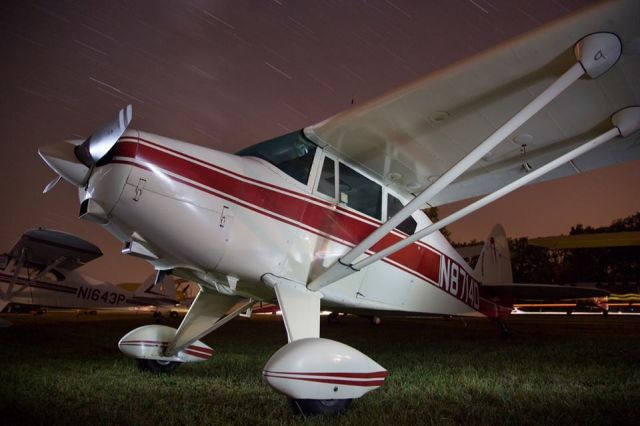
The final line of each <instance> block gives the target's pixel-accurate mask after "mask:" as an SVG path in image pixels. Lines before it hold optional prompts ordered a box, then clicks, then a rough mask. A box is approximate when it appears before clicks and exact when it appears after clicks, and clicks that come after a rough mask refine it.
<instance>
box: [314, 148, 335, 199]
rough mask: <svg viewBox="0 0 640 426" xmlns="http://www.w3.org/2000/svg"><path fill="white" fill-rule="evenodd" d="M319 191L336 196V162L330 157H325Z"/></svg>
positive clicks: (332, 196)
mask: <svg viewBox="0 0 640 426" xmlns="http://www.w3.org/2000/svg"><path fill="white" fill-rule="evenodd" d="M318 192H319V193H321V194H324V195H328V196H329V197H331V198H336V163H335V161H333V160H332V159H331V158H329V157H324V163H322V172H320V180H319V181H318Z"/></svg>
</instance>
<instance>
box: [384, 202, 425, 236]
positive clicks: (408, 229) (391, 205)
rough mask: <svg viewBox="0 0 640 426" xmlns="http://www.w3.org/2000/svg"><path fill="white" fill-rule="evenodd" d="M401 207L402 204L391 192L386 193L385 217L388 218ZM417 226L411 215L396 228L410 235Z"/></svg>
mask: <svg viewBox="0 0 640 426" xmlns="http://www.w3.org/2000/svg"><path fill="white" fill-rule="evenodd" d="M402 207H404V206H403V205H402V203H401V202H400V200H398V199H397V198H396V197H394V196H393V195H391V194H388V195H387V219H390V218H391V217H392V216H394V215H395V214H396V213H398V212H399V211H400V210H401V209H402ZM417 226H418V224H417V223H416V221H415V220H414V219H413V218H412V217H411V216H409V217H408V218H406V219H405V220H404V221H403V222H402V223H401V224H400V225H398V229H399V230H401V231H402V232H404V233H406V234H409V235H411V234H413V233H414V232H416V227H417Z"/></svg>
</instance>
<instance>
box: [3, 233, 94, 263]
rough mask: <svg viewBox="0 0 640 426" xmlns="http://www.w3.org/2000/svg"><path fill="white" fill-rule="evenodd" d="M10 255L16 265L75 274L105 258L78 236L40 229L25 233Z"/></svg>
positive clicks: (92, 245)
mask: <svg viewBox="0 0 640 426" xmlns="http://www.w3.org/2000/svg"><path fill="white" fill-rule="evenodd" d="M8 255H9V257H10V258H12V259H14V260H15V261H16V263H22V264H24V265H29V266H35V267H38V268H45V267H49V268H50V267H51V265H55V266H54V267H56V268H61V269H65V270H67V271H71V270H74V269H76V268H79V267H80V266H82V265H84V264H85V263H87V262H90V261H92V260H94V259H96V258H98V257H100V256H102V251H100V249H99V248H98V247H97V246H95V245H94V244H91V243H90V242H88V241H86V240H83V239H82V238H79V237H76V236H75V235H71V234H68V233H66V232H62V231H54V230H51V229H42V228H39V229H31V230H29V231H27V232H25V233H24V234H23V235H22V237H20V239H19V240H18V242H17V243H16V244H15V245H14V246H13V248H12V249H11V251H10V252H9V253H8Z"/></svg>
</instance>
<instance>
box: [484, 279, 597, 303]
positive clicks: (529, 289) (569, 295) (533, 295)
mask: <svg viewBox="0 0 640 426" xmlns="http://www.w3.org/2000/svg"><path fill="white" fill-rule="evenodd" d="M481 291H482V297H486V298H499V299H502V300H517V301H543V300H569V299H585V298H590V297H603V296H607V295H608V294H609V292H607V291H605V290H601V289H599V288H595V287H574V286H571V285H554V284H514V283H502V284H501V283H495V284H483V285H482V290H481Z"/></svg>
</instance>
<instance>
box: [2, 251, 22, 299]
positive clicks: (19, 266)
mask: <svg viewBox="0 0 640 426" xmlns="http://www.w3.org/2000/svg"><path fill="white" fill-rule="evenodd" d="M24 259H25V251H24V249H22V250H20V256H19V257H18V261H17V262H16V263H15V266H14V270H13V275H12V276H11V282H10V283H9V288H7V292H6V293H3V292H2V290H0V297H2V299H3V300H7V301H8V300H10V299H11V297H12V296H13V287H14V286H15V284H16V281H17V279H18V275H19V274H20V270H21V269H22V266H23V265H24ZM25 288H26V286H25Z"/></svg>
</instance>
